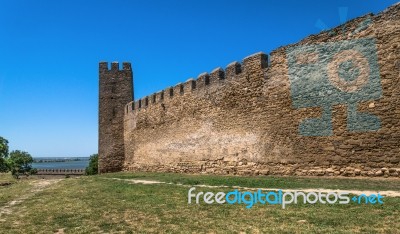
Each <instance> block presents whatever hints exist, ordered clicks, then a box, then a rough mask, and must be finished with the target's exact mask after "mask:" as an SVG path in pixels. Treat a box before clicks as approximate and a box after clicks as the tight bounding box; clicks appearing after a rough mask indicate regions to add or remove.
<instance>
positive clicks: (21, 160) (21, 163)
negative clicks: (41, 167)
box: [7, 150, 37, 179]
mask: <svg viewBox="0 0 400 234" xmlns="http://www.w3.org/2000/svg"><path fill="white" fill-rule="evenodd" d="M7 161H8V166H9V168H10V170H11V174H12V175H13V176H14V177H15V178H17V179H19V176H20V175H26V176H28V175H32V174H35V173H36V171H37V170H36V169H34V168H32V162H33V158H32V156H31V155H30V154H29V153H27V152H24V151H20V150H14V151H12V152H11V153H10V156H9V158H8V159H7Z"/></svg>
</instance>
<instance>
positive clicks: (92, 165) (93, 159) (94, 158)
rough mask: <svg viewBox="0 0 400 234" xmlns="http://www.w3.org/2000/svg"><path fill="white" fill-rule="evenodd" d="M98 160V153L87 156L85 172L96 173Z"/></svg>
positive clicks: (87, 173)
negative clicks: (87, 161) (87, 163)
mask: <svg viewBox="0 0 400 234" xmlns="http://www.w3.org/2000/svg"><path fill="white" fill-rule="evenodd" d="M98 161H99V155H98V154H92V155H91V156H90V158H89V166H87V167H86V169H85V174H86V175H96V174H97V173H98V168H99V167H98Z"/></svg>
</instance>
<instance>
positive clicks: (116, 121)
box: [99, 62, 133, 173]
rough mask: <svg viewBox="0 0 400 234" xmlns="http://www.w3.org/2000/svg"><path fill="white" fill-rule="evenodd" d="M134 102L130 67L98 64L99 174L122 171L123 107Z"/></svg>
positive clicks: (105, 63) (126, 64)
mask: <svg viewBox="0 0 400 234" xmlns="http://www.w3.org/2000/svg"><path fill="white" fill-rule="evenodd" d="M132 100H133V76H132V68H131V64H130V63H123V66H122V70H120V69H119V64H118V62H113V63H111V70H110V69H109V68H108V63H107V62H100V64H99V172H100V173H103V172H115V171H121V170H122V167H123V165H124V160H125V150H124V106H125V105H126V103H128V102H131V101H132Z"/></svg>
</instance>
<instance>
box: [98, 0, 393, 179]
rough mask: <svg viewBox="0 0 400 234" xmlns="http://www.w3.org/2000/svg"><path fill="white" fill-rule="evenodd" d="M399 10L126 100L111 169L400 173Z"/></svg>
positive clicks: (336, 173)
mask: <svg viewBox="0 0 400 234" xmlns="http://www.w3.org/2000/svg"><path fill="white" fill-rule="evenodd" d="M399 12H400V4H396V5H393V6H391V7H390V8H388V9H387V10H385V11H384V12H382V13H380V14H378V15H372V14H370V15H365V16H362V17H359V18H356V19H353V20H351V21H349V22H347V23H346V24H344V25H341V26H339V27H336V28H334V29H332V30H329V31H326V32H322V33H320V34H318V35H311V36H309V37H307V38H305V39H304V40H302V41H300V42H299V43H296V44H292V45H288V46H284V47H280V48H278V49H276V50H274V51H272V52H271V53H270V55H269V56H268V55H267V54H264V53H257V54H254V55H251V56H249V57H246V58H245V59H243V61H242V62H241V63H238V62H233V63H231V64H229V65H228V66H227V67H226V68H225V69H222V68H216V69H214V70H213V71H212V72H210V73H202V74H200V75H199V76H198V77H197V79H189V80H187V81H186V82H184V83H181V84H178V85H176V86H174V87H169V88H167V89H165V90H163V91H161V92H158V93H155V94H152V95H149V96H147V97H144V98H142V99H140V100H136V101H132V102H129V103H127V102H126V103H125V104H126V105H125V106H124V107H123V110H120V109H118V111H123V113H124V114H123V119H121V118H119V119H118V120H117V122H118V123H117V125H118V126H119V127H118V128H120V127H121V126H122V128H123V138H121V137H120V136H116V137H117V138H118V139H119V141H120V140H121V139H122V140H123V141H124V143H123V146H124V156H123V157H119V158H117V160H116V161H114V165H115V163H116V164H118V165H119V168H121V167H122V168H123V169H124V170H128V171H172V172H188V173H215V174H238V175H258V174H263V175H268V174H273V175H317V176H322V175H325V176H331V175H342V176H385V177H389V176H390V177H400V92H399V91H400V83H399V80H400V76H399V72H400V13H399ZM131 97H132V95H131ZM100 102H101V101H100ZM100 112H101V110H100ZM102 126H103V128H105V129H111V128H112V126H111V125H110V124H108V125H107V124H103V125H102ZM102 126H100V128H102ZM113 128H115V126H114V127H113ZM113 131H114V130H111V132H113ZM118 131H120V130H118ZM105 132H107V131H105ZM118 134H120V132H119V133H118ZM100 138H101V136H100ZM117 138H114V139H117ZM101 141H102V139H100V142H101ZM101 147H102V146H101V145H100V148H101ZM103 147H105V146H103ZM101 158H103V161H107V160H108V162H109V161H110V159H109V157H108V159H107V156H106V155H102V154H101V152H100V161H101ZM108 165H109V164H106V163H103V164H102V163H100V168H104V169H103V170H101V171H103V172H106V171H110V170H107V167H108ZM113 168H115V166H113ZM111 171H112V170H111Z"/></svg>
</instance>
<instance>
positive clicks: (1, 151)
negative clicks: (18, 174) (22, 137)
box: [0, 137, 8, 172]
mask: <svg viewBox="0 0 400 234" xmlns="http://www.w3.org/2000/svg"><path fill="white" fill-rule="evenodd" d="M7 158H8V141H7V140H6V139H4V138H3V137H0V172H8V165H7Z"/></svg>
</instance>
